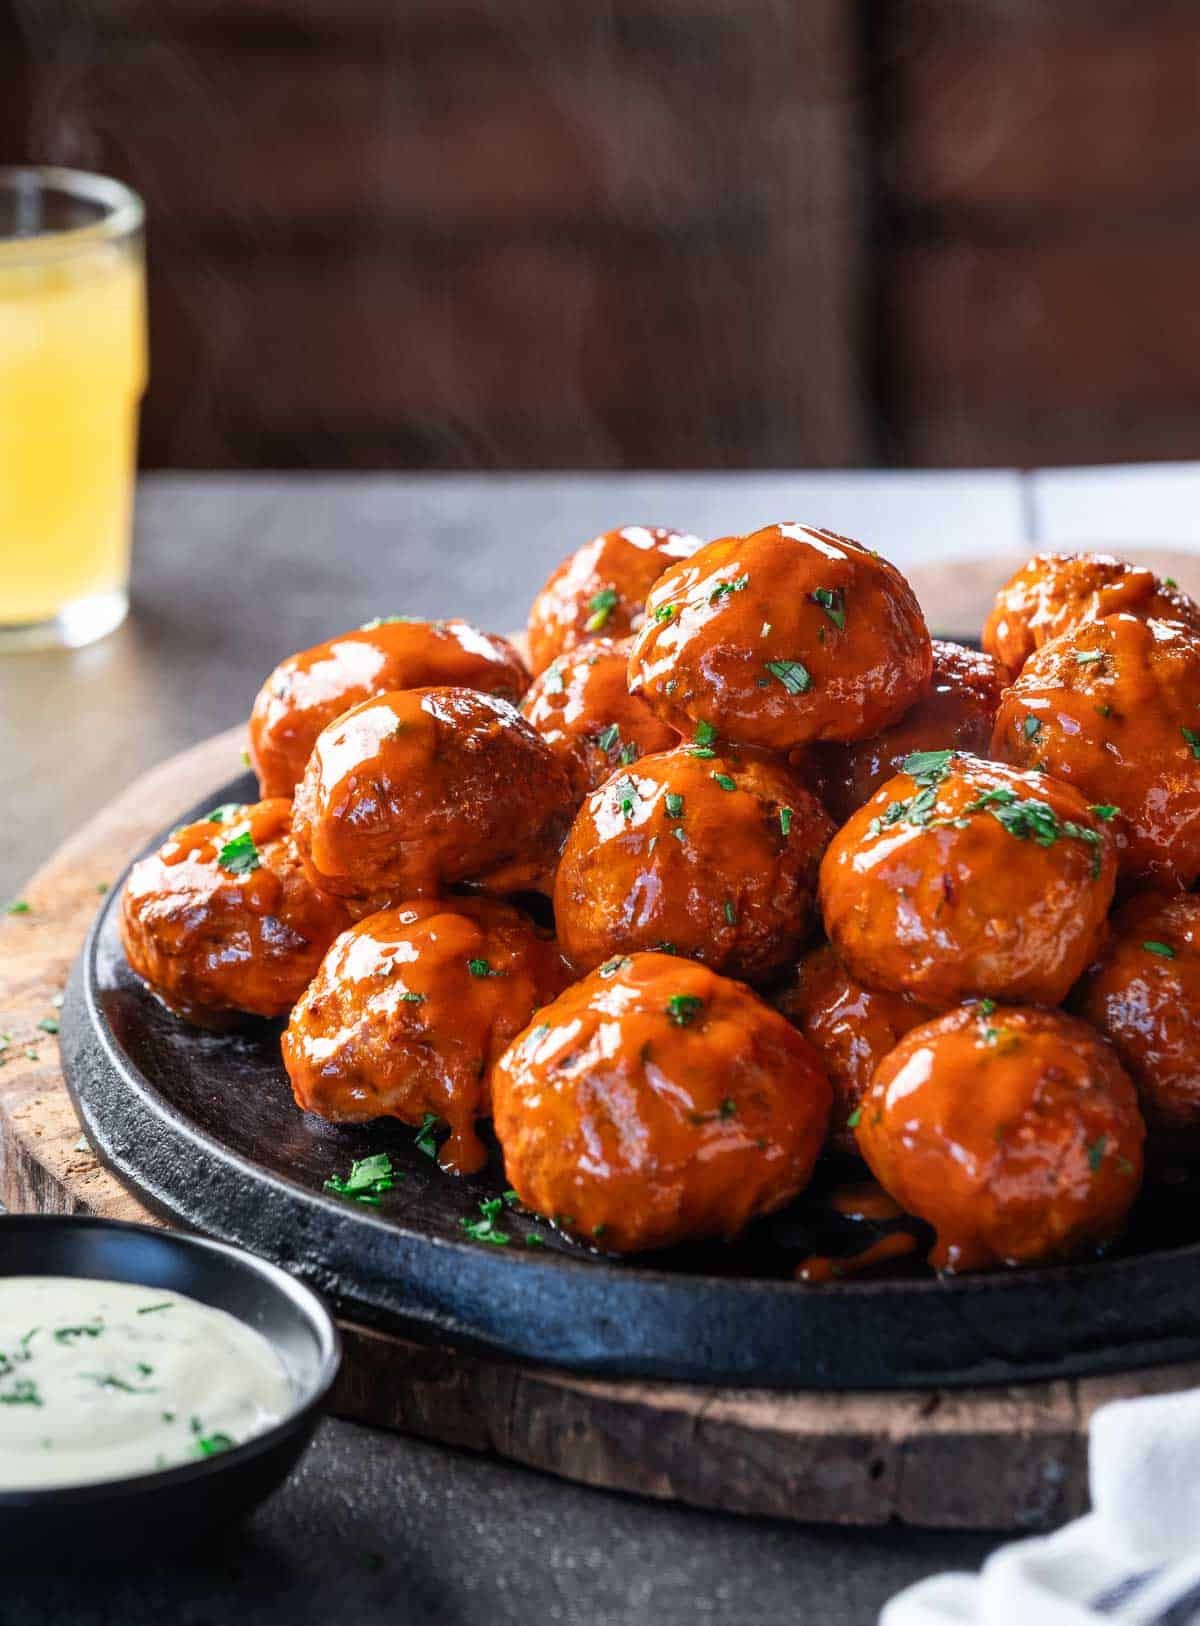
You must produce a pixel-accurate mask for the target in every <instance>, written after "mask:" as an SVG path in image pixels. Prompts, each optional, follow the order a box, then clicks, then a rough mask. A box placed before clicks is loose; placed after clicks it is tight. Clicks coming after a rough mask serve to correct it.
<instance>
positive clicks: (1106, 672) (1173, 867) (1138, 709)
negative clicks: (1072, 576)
mask: <svg viewBox="0 0 1200 1626" xmlns="http://www.w3.org/2000/svg"><path fill="white" fill-rule="evenodd" d="M992 755H993V756H995V757H999V758H1000V759H1001V760H1003V761H1006V762H1012V763H1015V764H1017V765H1018V766H1026V765H1030V766H1032V765H1036V766H1037V767H1039V768H1043V769H1044V770H1045V771H1046V772H1047V773H1050V774H1053V775H1054V777H1055V778H1056V779H1061V780H1063V781H1064V782H1065V783H1066V784H1069V785H1074V786H1075V787H1076V789H1077V790H1078V791H1080V792H1081V793H1082V795H1083V796H1085V797H1086V798H1087V800H1088V801H1090V802H1093V803H1096V804H1097V805H1100V806H1106V807H1109V808H1115V810H1116V811H1115V813H1114V814H1113V821H1112V822H1113V830H1114V831H1115V833H1116V838H1117V849H1118V854H1119V858H1120V866H1121V874H1122V877H1123V878H1124V879H1126V880H1130V881H1146V882H1149V883H1150V884H1151V885H1152V886H1155V887H1158V888H1159V889H1160V890H1163V891H1169V890H1171V889H1180V890H1185V889H1186V888H1188V887H1190V886H1191V885H1192V883H1193V882H1194V881H1195V880H1196V878H1197V877H1198V876H1200V633H1197V632H1190V631H1189V630H1188V629H1187V628H1186V627H1182V626H1178V625H1175V624H1173V623H1169V622H1165V621H1142V620H1139V619H1138V618H1137V617H1136V616H1132V615H1110V616H1106V617H1105V618H1104V619H1103V620H1102V621H1093V622H1090V623H1088V624H1087V625H1085V626H1081V627H1078V628H1076V630H1075V631H1074V632H1069V633H1064V634H1063V636H1062V637H1061V638H1056V639H1054V640H1053V642H1052V643H1049V644H1046V645H1044V646H1043V647H1042V648H1041V649H1039V650H1038V652H1037V654H1036V655H1033V656H1031V657H1030V659H1029V660H1028V661H1027V662H1026V664H1025V669H1024V671H1023V672H1022V673H1021V676H1020V677H1019V678H1018V679H1017V681H1016V683H1015V684H1014V685H1013V686H1012V688H1011V689H1009V690H1007V691H1006V693H1005V696H1004V699H1003V700H1002V702H1001V704H1000V710H999V711H998V712H997V714H996V728H995V733H994V736H993V740H992Z"/></svg>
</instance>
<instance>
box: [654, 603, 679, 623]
mask: <svg viewBox="0 0 1200 1626" xmlns="http://www.w3.org/2000/svg"><path fill="white" fill-rule="evenodd" d="M674 615H675V606H674V605H673V604H660V605H659V606H658V608H657V610H655V612H654V619H655V620H656V621H670V620H672V619H673V618H674Z"/></svg>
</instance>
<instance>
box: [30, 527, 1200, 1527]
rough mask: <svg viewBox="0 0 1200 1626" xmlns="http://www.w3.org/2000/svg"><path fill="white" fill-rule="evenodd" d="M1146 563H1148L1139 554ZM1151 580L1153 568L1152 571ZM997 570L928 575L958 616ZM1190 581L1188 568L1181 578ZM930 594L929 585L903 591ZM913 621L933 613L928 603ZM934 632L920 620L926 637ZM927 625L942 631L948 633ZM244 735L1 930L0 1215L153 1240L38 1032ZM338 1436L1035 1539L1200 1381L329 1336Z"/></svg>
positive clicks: (736, 1504) (90, 844) (747, 1509)
mask: <svg viewBox="0 0 1200 1626" xmlns="http://www.w3.org/2000/svg"><path fill="white" fill-rule="evenodd" d="M1140 551H1142V552H1143V554H1144V552H1145V550H1140ZM1158 558H1159V560H1160V561H1162V562H1165V559H1164V556H1163V555H1161V554H1160V555H1158ZM1008 563H1009V562H1008V561H1007V560H1006V561H1004V562H1003V563H1000V564H998V563H997V562H995V561H993V562H992V563H991V565H990V566H988V567H986V573H985V567H984V566H982V565H976V564H974V563H972V564H971V565H970V566H969V567H963V568H960V567H956V566H952V565H949V564H946V565H939V566H938V567H936V576H937V585H938V588H939V589H940V592H941V594H944V595H945V602H946V603H947V604H950V603H953V604H955V605H956V606H957V607H958V608H959V609H960V612H961V609H962V607H963V605H964V604H968V605H969V604H970V603H971V601H972V600H973V599H977V597H978V594H979V592H980V591H981V590H982V589H983V588H984V586H985V584H986V587H987V590H988V591H994V587H995V583H996V581H997V579H1001V580H1002V579H1003V576H1004V574H1005V571H1006V568H1007V566H1008ZM1190 563H1191V564H1192V572H1191V574H1192V576H1193V577H1195V576H1196V575H1197V574H1200V564H1198V563H1197V561H1196V560H1195V559H1193V560H1191V561H1190ZM914 574H919V575H921V576H925V575H926V574H927V573H926V572H921V573H916V572H914ZM925 597H926V601H927V602H928V600H929V597H930V595H929V593H928V592H927V593H926V595H925ZM935 616H937V611H936V609H935V610H934V611H933V612H932V613H931V617H930V618H931V620H933V619H934V618H935ZM935 624H942V625H949V624H950V623H949V620H948V618H946V617H939V618H938V622H937V623H935ZM243 741H244V730H243V728H242V727H240V726H239V727H237V728H233V729H229V730H227V731H226V732H224V733H222V734H218V735H216V736H214V737H213V738H212V739H210V740H206V741H204V742H202V743H201V744H199V745H197V746H194V747H192V748H191V749H190V750H188V751H185V752H183V753H181V754H180V755H179V756H176V757H173V758H171V759H170V760H169V761H167V762H165V763H163V764H161V765H160V766H158V767H157V768H154V769H152V770H151V771H150V772H149V773H147V774H145V775H143V776H142V777H141V778H140V779H138V780H136V781H135V782H134V783H133V784H132V785H130V786H129V787H128V788H127V789H126V790H125V791H124V792H123V793H122V794H121V795H120V796H118V797H117V798H116V799H115V800H114V801H113V802H111V803H110V804H109V805H108V806H107V807H106V808H104V809H103V810H102V811H101V812H100V813H98V814H97V815H96V817H95V818H94V819H92V820H91V822H90V823H89V824H87V825H86V826H85V827H84V828H83V829H82V830H80V831H79V832H78V833H77V834H76V835H75V836H73V837H72V838H71V839H70V840H69V841H67V842H66V843H65V844H64V845H63V846H62V847H61V848H60V849H59V850H58V852H57V853H55V854H54V856H53V857H52V858H51V859H50V860H49V861H48V862H47V863H46V864H45V865H44V866H43V867H42V868H41V869H40V870H39V871H38V872H37V873H36V874H35V875H34V876H33V877H32V879H31V880H30V881H29V883H28V884H27V886H26V887H25V889H24V891H23V892H22V894H21V896H22V899H23V901H24V902H26V903H27V904H28V906H29V908H28V913H22V914H17V915H10V916H7V917H5V918H3V919H0V1034H5V1035H8V1038H9V1042H8V1044H7V1047H6V1048H5V1049H4V1050H3V1052H2V1055H3V1061H4V1065H3V1066H2V1067H0V1201H2V1202H3V1203H4V1204H5V1205H6V1206H7V1207H9V1208H10V1209H12V1210H14V1211H18V1212H21V1211H23V1212H43V1213H77V1212H78V1213H82V1212H87V1213H95V1214H101V1215H105V1216H108V1217H111V1218H116V1219H127V1220H137V1221H142V1222H146V1223H160V1222H159V1221H157V1220H156V1219H155V1218H154V1216H153V1215H151V1214H150V1213H148V1212H147V1211H146V1210H145V1209H144V1208H143V1207H142V1206H141V1204H140V1203H139V1202H138V1201H137V1199H136V1198H135V1197H133V1196H132V1195H131V1194H130V1193H129V1192H128V1191H127V1190H126V1189H125V1188H124V1186H122V1185H121V1184H120V1182H119V1181H118V1180H117V1179H116V1178H115V1177H114V1176H113V1175H111V1174H110V1173H109V1172H108V1171H107V1170H105V1169H104V1168H102V1167H101V1166H100V1164H99V1163H98V1162H97V1161H96V1159H95V1158H94V1157H93V1156H92V1155H91V1152H90V1150H89V1149H88V1147H87V1145H86V1141H84V1140H83V1139H81V1131H80V1126H79V1123H78V1121H77V1119H76V1117H75V1114H74V1111H73V1108H72V1106H71V1103H70V1100H69V1097H68V1095H67V1090H66V1085H65V1083H64V1081H63V1078H62V1075H61V1072H60V1070H59V1066H58V1056H57V1045H56V1043H55V1040H54V1038H53V1036H52V1034H50V1033H49V1032H47V1031H46V1030H45V1029H44V1028H42V1027H40V1026H39V1023H43V1022H46V1023H50V1022H52V1021H53V1017H54V1011H55V1005H54V1000H55V998H56V997H57V995H58V994H59V993H60V992H61V990H62V988H63V987H64V985H65V983H66V979H67V975H68V972H69V970H70V967H71V964H72V962H73V960H74V959H75V956H76V955H77V953H78V951H79V948H80V945H81V944H82V941H83V938H84V936H85V934H86V931H87V928H88V925H89V924H90V921H91V918H92V916H93V914H94V912H95V909H96V907H97V905H98V903H99V899H100V893H101V889H102V888H105V887H106V886H107V885H108V884H109V883H110V882H111V881H112V880H113V878H114V877H115V876H116V875H117V874H119V873H120V871H121V870H122V869H123V868H124V865H125V863H126V862H127V861H128V858H129V856H130V854H131V853H133V852H134V851H136V850H137V849H138V848H139V847H140V846H142V845H144V843H145V842H146V841H147V840H148V839H149V837H150V836H152V835H153V834H154V832H155V831H156V830H158V829H160V828H161V827H162V826H163V825H165V824H167V823H169V821H170V819H171V818H172V817H173V816H174V815H175V814H176V813H178V811H179V810H180V809H181V808H185V807H187V806H189V805H191V804H192V803H194V802H196V801H198V800H200V799H201V798H202V797H203V795H204V794H205V791H206V790H207V789H208V788H210V787H211V786H212V785H213V784H216V783H219V782H220V781H222V780H223V779H226V778H228V777H229V775H230V773H231V772H232V771H233V770H234V769H235V768H236V766H237V764H238V762H239V760H240V755H241V751H242V746H243ZM343 1330H344V1332H345V1333H346V1350H347V1354H346V1363H345V1368H344V1371H343V1374H342V1378H341V1381H340V1383H339V1386H338V1390H337V1393H336V1395H335V1397H334V1402H333V1409H334V1410H335V1411H336V1412H337V1413H338V1414H339V1415H341V1416H346V1417H352V1418H356V1419H358V1420H361V1421H364V1422H369V1423H374V1424H378V1425H381V1426H384V1427H389V1428H395V1429H399V1430H402V1431H404V1432H407V1433H413V1434H418V1435H421V1436H423V1437H426V1438H429V1439H434V1440H439V1441H442V1442H443V1443H446V1444H449V1445H454V1446H459V1447H463V1448H467V1449H471V1450H478V1451H493V1452H496V1453H497V1454H499V1455H501V1456H503V1457H506V1458H508V1459H509V1460H511V1461H514V1462H519V1463H523V1464H525V1465H528V1466H530V1467H534V1468H538V1469H541V1470H544V1471H547V1472H551V1473H555V1474H559V1475H562V1476H563V1477H565V1478H568V1479H572V1480H575V1481H578V1482H580V1483H584V1484H589V1485H596V1486H601V1487H605V1488H608V1489H616V1490H622V1491H629V1492H633V1493H635V1494H640V1495H648V1496H655V1497H660V1498H664V1499H672V1500H677V1501H680V1502H685V1503H691V1504H693V1505H697V1506H702V1507H709V1508H717V1509H722V1510H725V1511H729V1512H739V1513H754V1514H766V1515H770V1516H774V1517H779V1518H786V1519H793V1520H803V1521H812V1522H821V1523H838V1524H857V1525H877V1524H883V1523H887V1522H889V1521H899V1522H902V1523H907V1524H912V1525H921V1526H932V1527H940V1528H950V1527H966V1528H990V1529H1038V1528H1043V1527H1046V1526H1049V1525H1053V1524H1057V1523H1060V1522H1061V1521H1063V1520H1064V1519H1067V1518H1071V1517H1073V1516H1075V1515H1076V1514H1078V1513H1079V1512H1081V1511H1082V1510H1083V1509H1084V1508H1085V1507H1086V1504H1087V1461H1086V1457H1087V1442H1086V1434H1087V1423H1088V1419H1089V1418H1090V1416H1091V1414H1092V1412H1093V1411H1094V1410H1095V1409H1096V1407H1097V1406H1098V1405H1101V1404H1103V1403H1104V1402H1105V1401H1106V1400H1109V1399H1113V1398H1116V1397H1118V1396H1130V1395H1138V1394H1148V1393H1159V1392H1164V1391H1167V1390H1171V1389H1176V1388H1180V1387H1186V1386H1190V1385H1192V1384H1195V1383H1197V1382H1200V1364H1196V1365H1188V1366H1183V1367H1170V1368H1160V1369H1156V1370H1153V1371H1148V1372H1147V1371H1142V1372H1135V1373H1128V1374H1121V1375H1119V1376H1116V1377H1107V1378H1090V1379H1085V1380H1080V1381H1078V1382H1052V1383H1039V1384H1028V1385H1023V1386H1017V1387H1012V1388H987V1389H975V1390H953V1391H950V1390H928V1391H904V1392H892V1393H875V1394H862V1393H851V1394H829V1393H818V1392H813V1391H804V1392H794V1393H790V1394H781V1393H779V1392H776V1391H770V1392H768V1391H761V1390H752V1389H745V1390H735V1389H722V1388H703V1387H690V1386H685V1385H677V1384H665V1383H660V1384H656V1383H647V1382H640V1381H639V1382H619V1381H609V1380H589V1379H584V1378H579V1377H576V1376H574V1375H567V1374H564V1373H559V1372H555V1371H554V1370H552V1369H550V1368H529V1367H520V1366H516V1365H513V1364H509V1363H505V1362H503V1361H499V1360H496V1359H491V1358H485V1357H480V1356H476V1355H474V1354H466V1353H464V1352H462V1351H456V1350H453V1349H450V1348H447V1347H444V1346H439V1345H431V1344H426V1343H419V1342H416V1341H410V1340H405V1339H400V1338H396V1337H393V1336H390V1335H381V1334H378V1333H374V1332H371V1331H368V1330H366V1329H364V1328H360V1327H345V1328H344V1329H343Z"/></svg>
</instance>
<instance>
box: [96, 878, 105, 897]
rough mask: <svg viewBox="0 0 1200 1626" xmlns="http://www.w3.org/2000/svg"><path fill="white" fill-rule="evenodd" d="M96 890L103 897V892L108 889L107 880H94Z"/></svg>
mask: <svg viewBox="0 0 1200 1626" xmlns="http://www.w3.org/2000/svg"><path fill="white" fill-rule="evenodd" d="M96 891H97V892H99V894H100V896H101V897H103V896H104V894H105V893H106V892H107V891H108V882H107V881H97V882H96Z"/></svg>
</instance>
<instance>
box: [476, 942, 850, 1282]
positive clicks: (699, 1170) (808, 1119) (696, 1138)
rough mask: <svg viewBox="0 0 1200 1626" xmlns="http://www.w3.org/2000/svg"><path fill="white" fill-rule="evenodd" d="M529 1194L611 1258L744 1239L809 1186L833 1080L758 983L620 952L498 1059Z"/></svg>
mask: <svg viewBox="0 0 1200 1626" xmlns="http://www.w3.org/2000/svg"><path fill="white" fill-rule="evenodd" d="M492 1092H493V1098H494V1110H495V1123H496V1134H497V1136H498V1137H499V1140H500V1144H501V1146H502V1147H503V1148H504V1166H505V1170H506V1172H507V1175H508V1179H509V1182H510V1184H511V1185H512V1186H513V1187H514V1188H515V1190H516V1191H517V1193H518V1194H519V1196H520V1198H521V1200H522V1202H524V1203H526V1204H527V1205H528V1206H529V1207H530V1208H532V1209H534V1210H536V1211H537V1212H538V1213H541V1214H545V1215H548V1216H549V1217H551V1218H553V1219H554V1220H556V1221H557V1223H558V1224H559V1225H560V1226H561V1227H562V1228H563V1229H564V1230H566V1231H568V1232H570V1233H571V1234H572V1235H574V1236H576V1237H578V1238H580V1239H582V1240H583V1241H585V1242H589V1243H593V1244H594V1245H598V1246H599V1247H601V1248H603V1249H605V1250H608V1251H611V1252H613V1253H635V1252H639V1251H642V1250H645V1249H648V1248H665V1247H669V1246H671V1244H673V1243H676V1242H683V1241H685V1240H688V1239H694V1238H700V1237H713V1236H717V1237H732V1236H736V1235H737V1234H738V1232H740V1231H741V1230H742V1229H743V1228H744V1227H745V1226H746V1224H747V1223H748V1222H749V1221H750V1220H752V1219H754V1218H755V1216H756V1215H759V1214H768V1213H770V1212H772V1210H774V1209H777V1208H781V1207H782V1206H783V1205H784V1204H785V1203H787V1202H790V1201H791V1199H792V1198H793V1197H794V1196H795V1195H796V1194H797V1192H799V1191H800V1190H802V1189H803V1187H804V1186H805V1185H806V1184H807V1182H808V1179H809V1176H810V1174H811V1173H812V1168H813V1164H814V1162H815V1161H816V1158H817V1154H818V1152H819V1151H820V1148H821V1140H822V1137H823V1136H824V1133H825V1120H826V1118H827V1116H828V1113H829V1084H828V1082H827V1080H826V1078H825V1076H824V1074H823V1073H822V1071H821V1067H820V1063H819V1062H818V1061H817V1058H816V1056H815V1055H814V1054H813V1051H812V1049H811V1047H810V1046H809V1045H808V1044H807V1043H806V1042H805V1040H804V1039H802V1038H801V1037H800V1035H799V1034H798V1033H797V1032H796V1030H795V1029H794V1028H793V1027H792V1026H791V1025H790V1023H788V1022H786V1021H785V1020H784V1018H783V1017H782V1016H780V1015H779V1013H778V1011H773V1010H772V1009H771V1008H770V1006H769V1005H766V1004H764V1003H763V1001H762V1000H760V999H758V998H757V997H756V996H755V995H754V994H752V993H751V992H750V990H749V989H748V988H745V987H743V986H742V984H740V983H736V982H730V981H728V980H727V979H726V978H724V977H718V976H716V975H714V973H713V972H711V971H710V970H708V968H707V967H705V966H700V965H696V964H695V963H694V962H692V961H688V960H678V959H674V958H672V957H671V956H670V955H666V954H636V955H634V956H632V957H630V958H618V959H616V960H614V961H612V962H610V963H609V964H607V965H605V966H602V967H601V968H600V969H599V970H598V971H594V972H593V973H592V974H591V976H589V977H586V978H585V979H584V981H583V982H579V983H576V984H575V985H574V986H573V987H571V988H568V989H567V991H566V992H565V993H564V994H561V995H560V996H559V997H558V999H556V1000H555V1001H554V1003H553V1004H552V1005H549V1006H547V1007H546V1009H545V1010H542V1011H539V1012H538V1013H537V1015H536V1016H535V1017H534V1019H533V1023H532V1025H531V1026H530V1027H528V1028H527V1029H526V1030H525V1032H524V1034H522V1035H521V1037H520V1038H518V1039H517V1040H515V1041H514V1043H513V1044H512V1045H511V1046H510V1047H509V1049H508V1050H507V1051H506V1052H505V1054H504V1055H503V1056H502V1057H501V1058H500V1060H499V1062H498V1063H497V1066H496V1071H495V1075H494V1078H493V1083H492Z"/></svg>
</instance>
